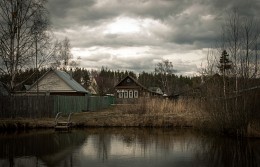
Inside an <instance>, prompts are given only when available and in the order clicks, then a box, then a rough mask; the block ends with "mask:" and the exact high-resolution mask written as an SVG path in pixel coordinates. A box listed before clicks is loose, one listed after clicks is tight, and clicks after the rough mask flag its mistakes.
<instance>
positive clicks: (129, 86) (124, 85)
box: [115, 76, 151, 99]
mask: <svg viewBox="0 0 260 167" xmlns="http://www.w3.org/2000/svg"><path fill="white" fill-rule="evenodd" d="M150 95H151V92H150V91H149V90H148V89H147V88H146V87H144V86H143V85H142V84H140V83H139V82H138V81H137V80H135V79H134V78H133V77H131V76H126V77H125V78H124V79H122V80H121V81H120V82H119V83H118V84H116V86H115V97H116V98H117V99H138V98H140V97H149V96H150Z"/></svg>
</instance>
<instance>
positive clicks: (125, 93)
mask: <svg viewBox="0 0 260 167" xmlns="http://www.w3.org/2000/svg"><path fill="white" fill-rule="evenodd" d="M124 98H128V91H127V90H125V91H124Z"/></svg>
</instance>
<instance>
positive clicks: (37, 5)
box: [0, 0, 47, 90]
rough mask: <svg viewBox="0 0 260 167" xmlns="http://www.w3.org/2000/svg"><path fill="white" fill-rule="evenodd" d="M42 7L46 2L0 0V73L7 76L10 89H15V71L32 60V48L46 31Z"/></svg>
mask: <svg viewBox="0 0 260 167" xmlns="http://www.w3.org/2000/svg"><path fill="white" fill-rule="evenodd" d="M44 5H45V0H1V1H0V73H1V74H2V75H8V76H9V79H8V81H6V82H7V85H8V86H9V88H10V89H11V90H14V89H15V87H16V86H17V83H16V77H17V73H18V71H19V70H22V69H24V68H27V67H30V66H31V65H32V64H33V63H34V61H35V58H34V57H35V54H34V53H35V51H33V49H34V48H35V46H36V45H35V44H37V43H38V41H39V40H40V34H42V32H43V31H45V30H46V29H47V25H45V24H43V23H44V20H43V18H44V17H40V16H41V15H45V13H44V12H45V11H46V9H45V6H44ZM36 48H37V46H36ZM36 50H37V49H36Z"/></svg>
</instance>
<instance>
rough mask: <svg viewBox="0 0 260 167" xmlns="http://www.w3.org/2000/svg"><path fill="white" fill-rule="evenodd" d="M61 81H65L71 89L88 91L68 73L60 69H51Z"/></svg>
mask: <svg viewBox="0 0 260 167" xmlns="http://www.w3.org/2000/svg"><path fill="white" fill-rule="evenodd" d="M53 71H54V73H55V74H57V75H58V76H59V77H60V78H61V79H62V80H63V81H65V82H66V83H67V84H68V85H69V86H70V87H71V88H72V89H74V90H75V91H77V92H83V93H89V92H88V91H87V90H86V89H85V88H83V87H82V86H81V85H80V84H79V83H78V82H77V81H75V80H74V79H73V78H72V77H71V76H70V75H69V74H68V73H66V72H65V71H60V70H53Z"/></svg>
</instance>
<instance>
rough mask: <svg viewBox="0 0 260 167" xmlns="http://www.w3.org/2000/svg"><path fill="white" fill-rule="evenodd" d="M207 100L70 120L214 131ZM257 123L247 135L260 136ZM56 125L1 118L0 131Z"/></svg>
mask: <svg viewBox="0 0 260 167" xmlns="http://www.w3.org/2000/svg"><path fill="white" fill-rule="evenodd" d="M204 103H205V102H204V101H201V100H198V99H186V100H177V101H172V100H165V99H141V100H140V101H139V102H138V103H137V104H131V105H130V104H121V105H114V106H111V107H109V108H108V109H104V110H101V111H97V112H80V113H74V114H73V115H72V117H71V120H72V122H73V126H74V127H181V128H183V127H192V128H195V129H199V130H204V131H211V132H213V131H214V130H213V129H214V128H215V127H214V128H212V126H217V124H215V122H214V120H212V119H213V118H214V119H215V118H217V117H213V116H212V115H211V112H208V111H207V109H208V108H207V107H205V104H204ZM215 121H216V120H215ZM258 122H259V121H258V120H255V121H254V122H251V123H250V125H249V126H248V129H247V136H251V137H260V123H258ZM54 124H55V122H54V118H52V119H51V118H40V119H24V118H16V119H2V120H0V130H6V129H32V128H53V127H54ZM215 129H216V128H215ZM219 132H221V131H219ZM214 133H215V132H214ZM217 133H218V132H217Z"/></svg>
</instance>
